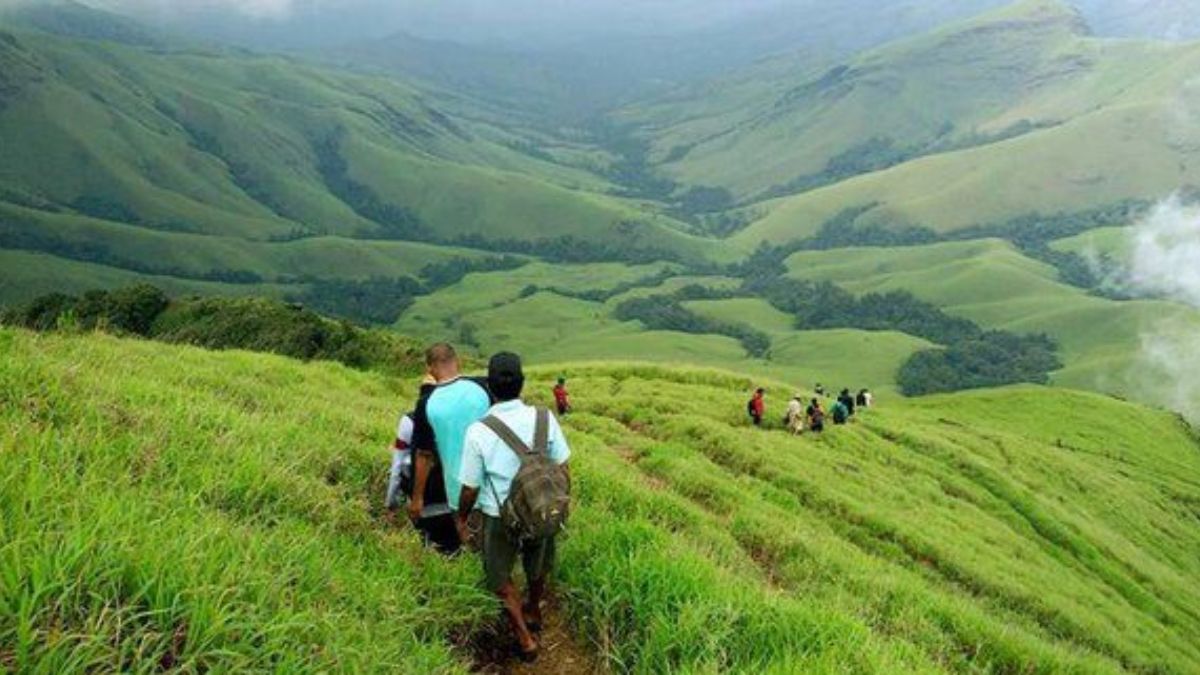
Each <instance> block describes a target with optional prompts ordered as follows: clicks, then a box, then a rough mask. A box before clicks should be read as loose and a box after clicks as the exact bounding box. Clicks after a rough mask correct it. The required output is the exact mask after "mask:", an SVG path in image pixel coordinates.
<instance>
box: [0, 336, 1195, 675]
mask: <svg viewBox="0 0 1200 675" xmlns="http://www.w3.org/2000/svg"><path fill="white" fill-rule="evenodd" d="M0 353H2V354H3V358H0V396H2V397H3V399H0V400H3V402H4V405H0V417H2V418H3V420H4V428H5V429H7V430H8V432H7V433H5V434H4V435H3V436H0V452H2V453H3V455H4V456H5V458H6V460H5V462H4V465H3V466H4V470H3V477H2V479H0V531H2V532H3V533H4V539H3V544H2V545H0V608H3V610H4V611H0V664H2V665H3V667H5V668H6V669H9V668H11V669H15V670H17V671H31V670H45V671H56V672H63V671H75V670H77V671H85V670H129V671H142V670H150V669H154V668H178V669H184V670H192V669H196V670H264V669H268V670H276V669H283V670H288V671H289V672H323V671H355V670H393V671H395V670H399V671H406V672H411V671H420V672H447V673H450V672H464V671H466V669H467V668H468V667H470V666H471V665H472V653H473V652H472V651H471V648H470V645H471V644H473V643H474V641H475V640H478V639H485V638H483V637H482V636H486V635H487V634H488V632H489V630H490V629H489V627H488V626H489V624H490V623H491V617H492V616H493V613H492V606H491V604H490V603H489V602H488V601H486V599H485V597H484V595H483V593H482V592H481V591H479V590H476V585H475V584H476V580H477V578H478V576H479V570H478V569H477V566H478V562H477V561H476V560H475V559H474V558H472V557H469V556H468V557H463V558H459V559H457V560H443V559H440V558H438V557H437V556H433V555H430V554H426V553H423V552H421V550H420V548H419V544H418V543H417V540H416V538H415V537H414V535H412V534H411V532H410V531H408V530H407V529H406V528H399V529H397V528H396V527H395V526H392V525H388V524H387V523H386V522H385V521H384V520H383V519H382V518H381V515H380V513H379V510H378V503H379V500H380V498H381V495H382V489H383V481H384V479H385V470H386V464H387V453H386V451H385V450H384V447H385V444H386V443H388V442H389V441H390V434H391V428H392V424H393V421H394V418H395V416H396V415H397V414H398V411H401V410H403V409H405V407H406V406H407V405H409V404H411V393H412V392H413V391H415V382H408V381H400V380H396V379H392V378H388V377H385V376H382V375H379V374H376V373H364V372H358V371H352V370H349V369H346V368H344V367H341V366H338V365H333V364H320V363H318V364H308V365H302V364H299V363H297V362H293V361H289V360H287V359H284V358H280V357H274V356H265V355H257V354H250V353H238V352H223V353H213V352H206V351H203V350H199V349H195V348H187V347H172V346H166V345H162V344H157V343H152V342H144V341H138V340H121V339H116V338H112V337H106V336H103V335H79V336H69V335H41V336H39V335H34V334H31V333H27V332H24V331H13V330H11V329H3V330H0ZM560 372H566V373H568V374H569V375H570V377H571V384H572V391H573V393H574V397H575V401H576V406H577V409H578V410H577V412H576V413H575V414H574V415H572V416H570V417H569V418H567V420H566V431H567V434H568V436H569V438H570V441H571V443H572V446H573V449H574V453H573V457H572V466H573V470H574V473H575V476H576V509H575V511H574V513H573V516H572V521H571V529H570V532H569V534H568V536H567V537H566V539H565V540H564V542H563V544H562V547H561V567H560V573H559V575H558V579H559V602H560V610H559V611H560V612H561V613H562V614H563V616H564V617H565V618H566V621H567V627H568V629H569V633H570V634H571V635H573V640H574V641H576V642H577V643H578V644H579V645H581V647H582V649H583V650H584V651H585V652H586V653H590V654H591V655H592V658H594V659H596V660H597V661H598V662H599V663H600V664H602V665H605V666H607V667H609V668H611V669H613V670H616V671H620V672H668V671H687V672H697V671H721V672H747V673H749V672H797V671H805V672H845V671H848V670H849V671H860V672H897V671H904V672H931V673H932V672H979V671H986V672H1028V671H1036V672H1069V671H1073V672H1089V673H1109V672H1111V673H1120V672H1147V671H1156V672H1171V673H1187V672H1195V671H1196V670H1197V668H1200V651H1197V644H1200V640H1198V638H1200V616H1197V614H1196V610H1195V608H1196V606H1197V604H1198V603H1200V597H1197V595H1196V594H1197V589H1200V567H1198V566H1197V562H1196V561H1197V560H1198V556H1197V555H1196V554H1197V552H1198V551H1200V538H1198V535H1197V532H1198V530H1197V527H1196V524H1197V519H1200V512H1198V511H1197V508H1198V506H1200V483H1197V481H1196V476H1197V475H1200V446H1198V445H1197V440H1196V437H1195V436H1194V435H1193V433H1192V432H1191V431H1190V430H1189V429H1188V428H1187V427H1186V426H1184V425H1183V424H1182V423H1180V422H1179V421H1178V420H1177V419H1176V418H1174V417H1172V416H1170V415H1167V414H1165V413H1160V412H1155V411H1150V410H1147V409H1145V408H1141V407H1139V406H1136V405H1131V404H1128V403H1122V402H1119V401H1115V400H1112V399H1108V398H1105V397H1101V396H1097V395H1091V394H1083V393H1074V392H1061V391H1047V390H1044V389H1040V388H1034V387H1021V388H1013V389H1006V390H998V391H988V392H979V393H973V394H958V395H953V396H941V397H933V398H929V399H925V400H922V401H920V402H901V401H895V402H888V403H887V404H885V405H884V406H882V407H880V408H878V409H874V410H870V411H867V413H866V414H865V415H864V416H863V417H862V419H861V420H859V421H858V423H856V424H854V425H851V426H849V427H845V428H835V429H831V430H830V431H829V432H827V433H826V434H824V435H823V436H822V437H819V438H813V437H802V438H793V437H790V436H787V435H785V434H783V433H781V432H779V431H773V430H763V431H754V430H752V429H750V428H749V427H747V426H746V425H745V423H744V422H743V421H742V401H743V399H744V397H745V395H746V392H747V390H748V388H749V387H750V386H751V385H752V381H751V380H749V379H747V378H746V377H744V376H734V375H729V374H723V373H720V372H716V371H705V370H696V369H667V368H661V367H650V366H634V365H622V364H617V363H610V364H604V365H581V364H577V365H571V364H564V365H556V366H549V365H546V366H543V367H539V368H537V369H535V371H534V372H533V380H532V382H531V385H530V389H531V392H532V393H533V395H534V397H535V398H537V399H540V400H543V401H545V400H546V399H547V398H548V397H549V385H550V382H551V381H552V378H553V377H554V376H555V375H556V374H558V373H560ZM777 387H778V388H780V389H781V388H782V385H772V391H775V390H776V389H777ZM781 398H782V397H781ZM777 400H778V399H772V404H771V405H772V407H773V408H774V407H775V406H777V405H779V403H776V401H777ZM771 417H773V415H772V416H771ZM397 626H403V627H404V628H403V630H398V629H397ZM475 665H476V666H483V667H490V666H491V665H493V664H488V663H476V664H475Z"/></svg>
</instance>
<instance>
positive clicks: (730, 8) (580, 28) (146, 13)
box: [84, 0, 887, 42]
mask: <svg viewBox="0 0 1200 675" xmlns="http://www.w3.org/2000/svg"><path fill="white" fill-rule="evenodd" d="M84 1H85V2H86V3H88V4H91V5H95V6H101V7H104V8H107V9H113V10H117V11H121V12H123V13H128V14H135V15H138V16H140V17H143V18H148V19H152V20H154V21H156V22H158V23H162V24H175V25H180V24H183V23H187V24H191V26H192V27H195V25H196V23H197V22H199V23H200V25H204V26H207V27H209V28H212V29H220V30H224V31H232V32H233V33H237V32H239V31H246V32H249V31H266V32H268V33H270V32H275V33H277V34H278V35H279V36H280V37H282V36H283V35H285V34H287V33H288V32H289V31H291V32H292V37H298V38H300V39H306V38H312V37H316V35H315V34H316V33H327V34H328V37H330V38H331V39H341V38H343V37H344V36H346V35H363V36H379V35H384V34H387V33H391V32H396V31H401V30H403V31H407V32H412V33H416V34H420V35H424V36H428V37H441V38H457V39H463V40H470V41H480V40H495V41H498V42H511V41H522V40H531V39H534V40H538V41H546V40H551V41H553V40H554V39H559V40H562V41H567V40H571V39H580V38H589V37H599V36H610V35H655V34H675V33H679V32H685V31H689V30H693V29H697V28H702V27H705V26H708V25H712V24H714V23H718V22H721V21H724V20H729V19H732V18H734V17H735V16H737V15H744V14H749V13H753V12H755V11H758V10H760V9H762V8H764V7H770V6H775V5H779V4H782V3H785V2H787V0H84ZM881 1H883V2H886V1H887V0H881Z"/></svg>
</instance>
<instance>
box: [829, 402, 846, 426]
mask: <svg viewBox="0 0 1200 675" xmlns="http://www.w3.org/2000/svg"><path fill="white" fill-rule="evenodd" d="M849 421H850V409H849V408H847V407H846V402H845V401H844V400H842V398H840V397H839V398H838V400H836V401H834V402H833V423H834V424H836V425H838V426H841V425H843V424H845V423H846V422H849Z"/></svg>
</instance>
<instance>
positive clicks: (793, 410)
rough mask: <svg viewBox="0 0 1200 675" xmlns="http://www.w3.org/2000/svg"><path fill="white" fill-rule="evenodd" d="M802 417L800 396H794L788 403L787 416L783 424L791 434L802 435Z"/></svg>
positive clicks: (802, 408)
mask: <svg viewBox="0 0 1200 675" xmlns="http://www.w3.org/2000/svg"><path fill="white" fill-rule="evenodd" d="M804 417H805V416H804V401H803V400H802V399H801V398H800V394H796V395H795V396H793V397H792V400H790V401H788V407H787V416H786V417H784V420H783V424H784V426H785V427H787V429H788V430H789V431H791V432H792V433H793V434H795V435H800V434H802V433H804Z"/></svg>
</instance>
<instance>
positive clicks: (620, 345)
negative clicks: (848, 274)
mask: <svg viewBox="0 0 1200 675" xmlns="http://www.w3.org/2000/svg"><path fill="white" fill-rule="evenodd" d="M660 269H662V266H661V265H642V266H632V267H631V266H624V265H616V264H593V265H549V264H543V263H535V264H531V265H526V266H525V267H522V268H519V269H516V270H507V271H501V272H487V273H475V274H471V275H468V276H467V277H466V278H465V279H463V281H462V282H460V283H458V284H456V285H454V286H450V287H448V288H444V289H441V290H439V291H437V292H435V293H433V294H431V295H429V296H425V297H422V298H418V299H417V301H416V302H415V303H414V304H413V306H412V307H411V308H410V309H409V310H407V311H406V312H405V313H404V315H403V316H401V318H400V321H398V322H397V324H396V328H397V330H399V331H401V332H403V333H406V334H409V335H415V336H418V337H421V338H424V339H428V340H444V339H450V340H453V341H457V342H465V343H467V345H468V346H470V347H473V348H474V349H475V350H477V351H479V352H481V353H491V352H494V351H498V350H502V349H509V350H517V351H520V352H521V353H525V354H529V355H530V356H533V357H535V358H538V359H540V360H546V361H611V360H627V359H634V360H637V361H645V362H655V363H663V364H675V365H687V364H692V365H700V366H709V367H714V368H723V369H727V370H733V371H737V372H743V373H746V374H747V375H752V376H754V377H757V378H763V379H766V380H775V381H780V382H787V383H790V384H788V385H781V386H780V388H779V393H782V392H783V391H785V390H787V389H790V388H796V387H799V386H802V385H806V386H812V385H813V384H814V383H816V382H824V383H827V384H828V385H830V386H832V385H834V384H835V383H837V384H838V388H839V389H840V388H841V387H852V388H854V389H856V390H857V389H858V388H861V387H869V388H871V389H874V390H877V391H880V392H883V393H885V394H894V393H896V389H895V385H894V380H895V374H896V371H897V369H898V368H899V367H900V364H902V363H903V362H904V361H905V360H906V359H907V358H908V357H909V356H911V355H912V354H913V353H914V352H916V351H918V350H920V349H925V348H928V347H929V346H930V344H929V343H928V342H926V341H924V340H921V339H918V338H913V337H910V336H907V335H903V334H900V333H894V332H866V331H856V330H830V331H796V330H794V329H793V328H792V327H791V320H790V319H789V318H787V317H786V316H784V315H782V314H781V313H779V312H778V311H777V310H774V309H773V308H771V307H770V306H769V305H767V304H766V303H765V302H764V301H762V300H756V299H745V298H738V299H730V300H713V301H695V302H689V303H687V306H688V307H689V308H690V309H692V310H693V311H697V312H699V313H701V314H705V315H708V316H711V317H713V318H716V319H720V320H723V321H729V322H731V323H745V324H747V325H752V326H754V327H756V328H758V329H760V330H764V331H766V332H767V333H768V334H769V335H770V336H771V338H772V341H773V349H772V356H771V358H770V359H769V360H763V359H753V358H749V357H747V355H746V353H745V349H744V348H743V347H742V346H741V345H740V344H739V343H738V342H737V341H736V340H734V339H732V338H728V337H724V336H718V335H689V334H687V333H677V332H669V331H649V330H646V329H645V327H643V326H642V325H641V324H640V323H638V322H622V321H618V320H617V319H615V318H614V317H613V312H614V310H615V308H616V307H617V306H618V305H619V304H620V303H621V302H623V301H625V300H628V299H630V298H634V297H641V296H646V295H653V294H661V293H671V292H674V291H675V290H678V289H680V288H682V287H684V286H689V285H693V284H699V285H703V286H708V287H711V288H716V289H728V288H734V287H736V285H737V281H736V280H734V279H730V278H727V277H696V276H687V275H681V276H677V277H671V278H668V279H666V280H665V281H659V280H657V279H655V280H653V282H651V281H649V280H648V279H650V278H651V277H653V275H654V274H655V273H656V272H658V271H659V270H660ZM643 279H646V280H647V281H646V284H645V285H642V286H637V287H634V288H630V289H629V290H626V291H625V292H623V293H619V294H617V295H615V296H613V297H611V298H609V299H607V300H605V301H604V302H599V301H589V300H583V299H579V298H574V297H566V296H564V295H560V294H558V293H554V292H550V291H545V290H543V291H541V292H538V293H535V294H533V295H529V296H524V293H523V290H524V289H525V288H526V287H528V286H535V287H537V288H541V289H546V288H558V289H561V290H564V291H567V292H572V293H580V292H586V291H605V290H619V288H618V287H623V285H627V284H629V283H631V282H637V281H638V280H643ZM464 338H465V339H464ZM849 354H854V356H853V357H848V355H849ZM788 393H789V395H790V392H788Z"/></svg>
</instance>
